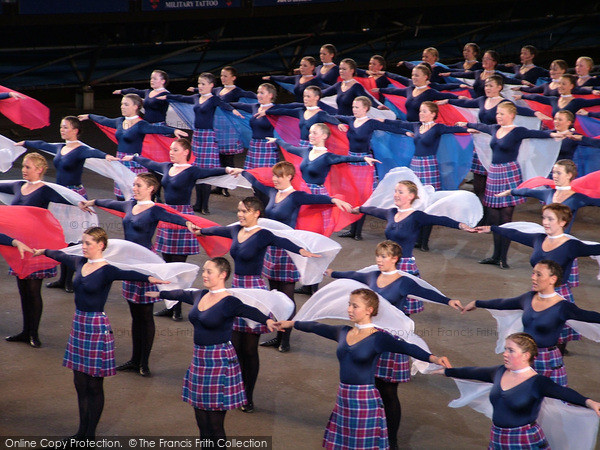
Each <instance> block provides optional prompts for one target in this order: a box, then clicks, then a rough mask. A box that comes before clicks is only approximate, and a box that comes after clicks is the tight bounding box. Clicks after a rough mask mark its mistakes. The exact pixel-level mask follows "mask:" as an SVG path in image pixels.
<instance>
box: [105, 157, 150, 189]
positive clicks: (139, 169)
mask: <svg viewBox="0 0 600 450" xmlns="http://www.w3.org/2000/svg"><path fill="white" fill-rule="evenodd" d="M128 155H129V153H123V152H120V151H118V150H117V158H122V157H124V156H128ZM121 164H123V165H124V166H125V167H127V168H128V169H129V170H131V171H132V172H133V173H135V174H138V173H144V172H148V169H146V168H145V167H143V166H140V165H139V164H138V163H136V162H135V161H121ZM113 192H114V194H115V195H116V196H117V197H124V195H123V192H121V189H119V188H118V187H117V185H116V184H115V188H114V190H113Z"/></svg>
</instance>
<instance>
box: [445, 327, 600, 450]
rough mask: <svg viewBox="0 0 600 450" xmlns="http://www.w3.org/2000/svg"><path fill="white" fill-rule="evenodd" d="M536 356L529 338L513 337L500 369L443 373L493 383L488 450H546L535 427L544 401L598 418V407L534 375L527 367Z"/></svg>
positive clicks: (538, 427) (529, 367)
mask: <svg viewBox="0 0 600 450" xmlns="http://www.w3.org/2000/svg"><path fill="white" fill-rule="evenodd" d="M537 354H538V349H537V346H536V344H535V342H534V340H533V339H532V337H531V336H530V335H528V334H526V333H514V334H511V335H510V336H508V338H507V339H506V344H505V346H504V354H503V356H504V365H502V366H494V367H457V368H450V369H445V370H444V374H445V375H446V376H448V377H453V378H462V379H466V380H478V381H484V382H487V383H493V387H492V390H491V391H490V401H491V403H492V406H493V407H494V414H493V416H492V423H493V424H492V430H491V435H490V445H489V448H490V449H507V448H548V441H547V440H546V436H545V435H544V432H543V431H542V429H541V427H540V426H539V425H538V424H537V423H536V420H537V418H538V414H539V412H540V407H541V404H542V401H543V400H544V397H551V398H557V399H559V400H563V401H565V402H569V403H573V404H575V405H580V406H585V407H588V408H590V409H592V410H594V411H595V412H596V414H598V415H600V403H598V402H595V401H593V400H591V399H589V398H585V397H584V396H582V395H581V394H579V393H577V392H576V391H574V390H573V389H570V388H567V387H562V386H560V385H557V384H556V383H554V382H553V381H552V380H550V379H549V378H547V377H545V376H543V375H541V374H539V373H537V369H533V368H532V367H531V364H532V363H533V359H534V358H535V357H536V355H537Z"/></svg>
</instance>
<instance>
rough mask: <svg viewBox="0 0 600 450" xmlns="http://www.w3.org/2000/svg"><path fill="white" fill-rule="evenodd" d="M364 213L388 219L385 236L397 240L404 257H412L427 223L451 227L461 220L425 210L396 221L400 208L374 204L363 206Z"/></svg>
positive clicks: (456, 225)
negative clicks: (436, 214)
mask: <svg viewBox="0 0 600 450" xmlns="http://www.w3.org/2000/svg"><path fill="white" fill-rule="evenodd" d="M359 210H360V212H361V213H363V214H368V215H370V216H374V217H378V218H379V219H383V220H385V221H387V225H386V227H385V238H386V239H390V240H392V241H394V242H396V243H397V244H398V245H399V246H400V247H401V248H402V256H403V257H404V258H410V257H412V253H413V248H414V246H415V242H416V241H417V238H418V237H419V231H420V230H421V227H423V226H425V225H441V226H444V227H449V228H456V229H458V228H459V225H460V222H457V221H456V220H453V219H450V218H449V217H444V216H433V215H431V214H427V213H424V212H423V211H414V212H413V213H412V214H410V215H408V217H405V218H404V219H402V220H401V221H400V222H396V220H395V219H394V216H395V215H396V213H397V212H398V208H390V209H383V208H376V207H374V206H361V207H360V208H359Z"/></svg>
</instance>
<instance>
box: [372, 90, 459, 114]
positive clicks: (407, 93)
mask: <svg viewBox="0 0 600 450" xmlns="http://www.w3.org/2000/svg"><path fill="white" fill-rule="evenodd" d="M413 91H414V87H408V88H403V89H398V88H395V87H393V88H392V87H387V88H383V89H380V90H379V92H381V93H382V94H392V95H400V96H402V97H406V103H405V104H404V105H405V107H406V120H408V121H409V122H417V121H418V120H419V109H420V108H421V104H422V103H423V102H432V101H434V100H444V99H451V98H457V96H456V95H454V94H450V93H448V92H439V91H436V90H435V89H431V88H429V89H423V90H422V92H421V93H420V94H419V95H417V96H416V97H415V96H414V95H413Z"/></svg>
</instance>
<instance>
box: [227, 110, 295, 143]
mask: <svg viewBox="0 0 600 450" xmlns="http://www.w3.org/2000/svg"><path fill="white" fill-rule="evenodd" d="M230 105H231V106H233V107H234V108H235V109H240V110H242V111H246V112H249V113H251V114H252V117H250V120H249V122H250V129H251V130H252V139H266V138H268V137H273V134H274V133H275V129H274V128H273V125H271V122H269V119H268V118H267V116H262V117H255V114H256V113H257V112H258V108H260V104H258V103H252V104H250V103H239V102H233V103H230ZM283 107H284V106H280V105H273V106H271V107H270V108H269V109H267V110H266V111H265V113H266V114H271V113H272V112H273V111H274V110H275V109H276V108H277V109H278V108H283Z"/></svg>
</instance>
